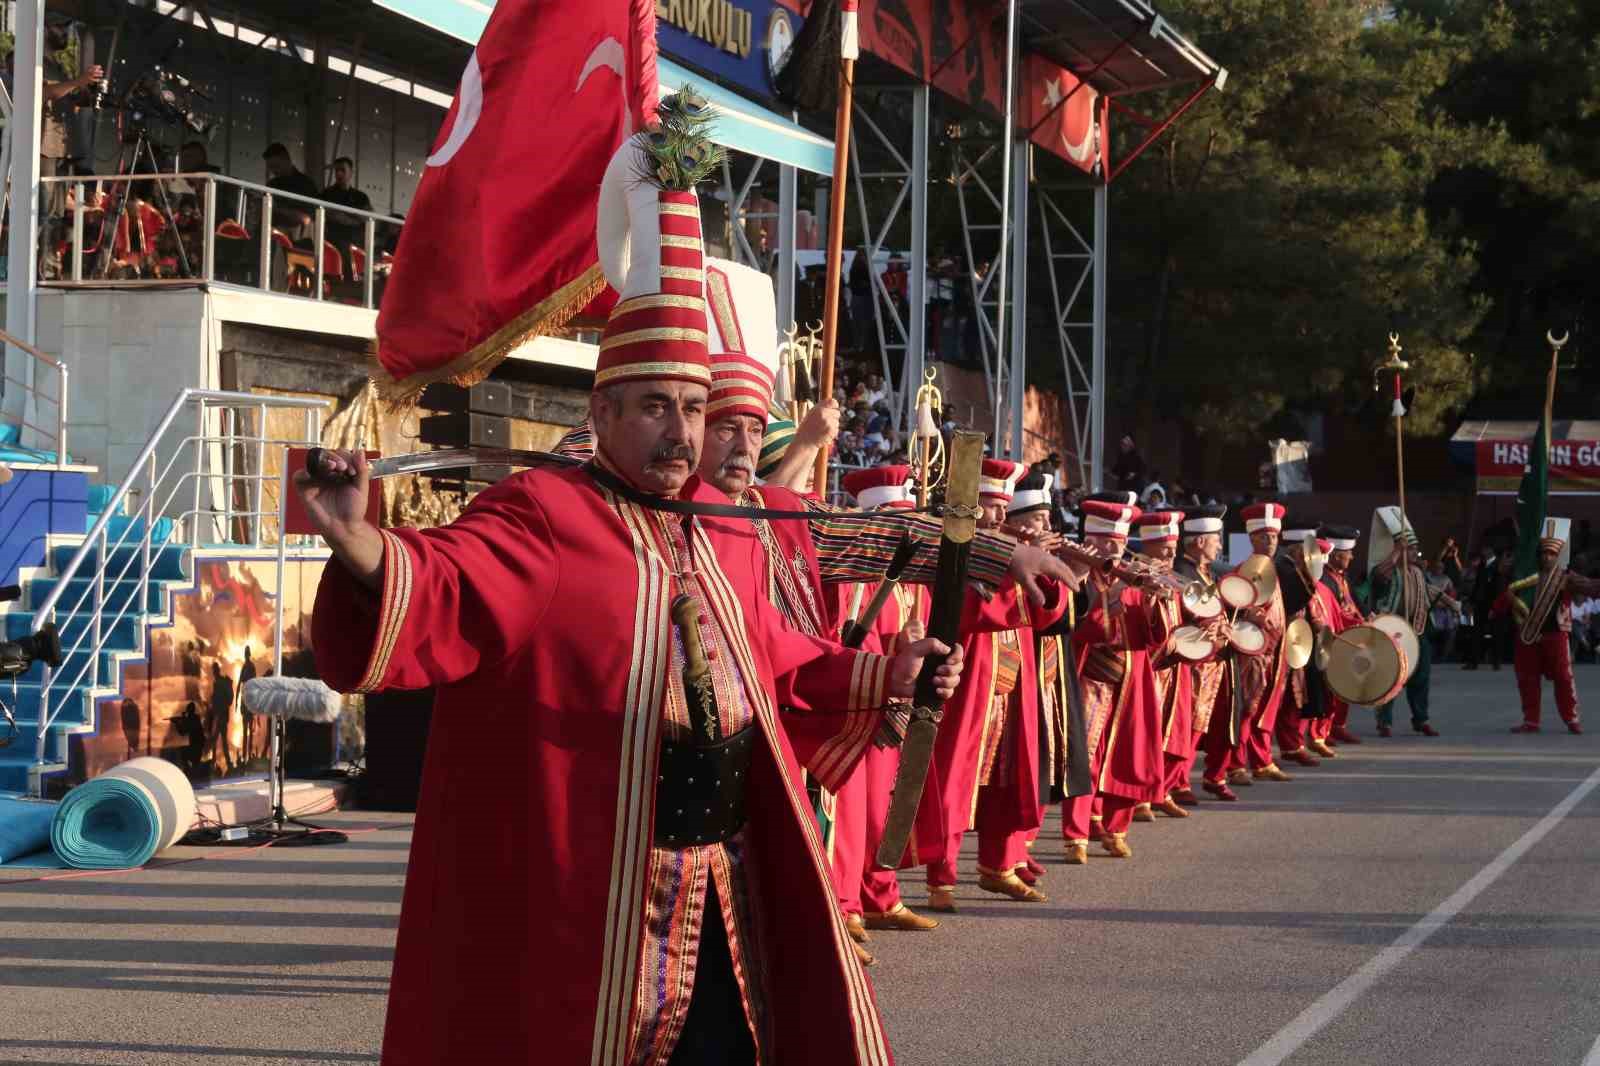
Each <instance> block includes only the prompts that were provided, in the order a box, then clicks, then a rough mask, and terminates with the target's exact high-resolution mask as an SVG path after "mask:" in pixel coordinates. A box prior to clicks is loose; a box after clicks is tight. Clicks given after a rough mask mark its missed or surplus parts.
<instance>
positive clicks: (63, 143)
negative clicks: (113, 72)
mask: <svg viewBox="0 0 1600 1066" xmlns="http://www.w3.org/2000/svg"><path fill="white" fill-rule="evenodd" d="M71 36H72V30H71V20H70V19H67V18H65V17H64V16H61V15H57V14H51V15H48V16H46V25H45V34H44V38H45V47H44V56H43V65H44V76H43V81H42V85H41V94H40V95H41V96H42V98H43V99H42V105H41V106H42V116H41V117H42V120H43V121H42V122H41V124H40V129H39V176H40V177H41V178H51V177H57V176H65V175H66V174H69V173H71V169H72V168H71V153H70V152H69V151H68V148H67V124H66V115H67V113H68V112H69V111H70V110H72V104H71V101H70V98H71V97H72V96H73V95H74V94H75V93H77V92H78V91H79V90H82V89H86V88H88V87H89V86H91V85H93V84H94V83H95V82H97V81H99V80H100V79H101V78H103V77H105V71H104V70H103V69H102V68H100V67H98V66H94V67H90V68H89V69H88V70H86V71H84V72H83V73H82V74H80V75H78V76H77V77H76V78H74V77H71V76H70V74H69V72H68V71H67V70H66V69H65V68H64V67H62V65H61V63H60V61H59V60H58V59H57V58H56V57H57V55H58V54H60V53H61V52H63V51H64V50H66V48H67V46H68V44H69V43H70V41H71ZM14 59H15V54H14V53H13V55H12V56H10V57H8V58H7V59H6V63H7V66H8V68H9V67H10V65H11V64H12V62H13V61H14ZM10 84H11V85H12V86H13V88H14V87H15V85H16V82H15V79H14V78H13V79H10ZM39 200H40V203H39V238H38V249H39V277H40V278H41V279H55V278H59V277H61V271H62V268H61V256H60V255H59V254H58V245H59V244H60V242H61V241H62V240H63V239H64V238H65V236H66V232H65V231H66V222H65V219H66V214H67V186H66V183H65V182H50V183H44V182H41V183H40V185H39Z"/></svg>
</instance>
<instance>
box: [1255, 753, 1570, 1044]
mask: <svg viewBox="0 0 1600 1066" xmlns="http://www.w3.org/2000/svg"><path fill="white" fill-rule="evenodd" d="M1596 786H1600V769H1596V770H1595V771H1594V772H1593V773H1592V774H1590V775H1589V776H1588V777H1586V778H1584V780H1583V784H1581V785H1579V786H1578V787H1577V788H1574V789H1573V790H1572V791H1571V792H1569V793H1567V797H1566V799H1563V800H1562V801H1561V802H1560V803H1558V804H1556V805H1555V806H1554V807H1553V808H1551V810H1550V813H1549V814H1546V815H1545V816H1544V817H1543V818H1541V819H1539V821H1538V823H1537V824H1535V825H1534V827H1533V828H1532V829H1529V830H1528V831H1527V832H1526V833H1523V834H1522V835H1521V836H1520V837H1518V838H1517V839H1516V841H1515V843H1513V844H1512V845H1511V846H1510V847H1508V848H1506V850H1504V851H1502V852H1501V853H1500V854H1499V855H1497V856H1496V857H1495V858H1494V860H1493V861H1492V862H1490V863H1489V865H1487V866H1485V867H1484V868H1483V869H1481V870H1479V871H1478V872H1477V873H1476V874H1474V875H1473V876H1472V880H1470V881H1468V882H1467V883H1466V884H1464V885H1462V886H1461V887H1460V888H1458V889H1456V890H1455V892H1454V894H1452V895H1451V896H1450V898H1449V899H1447V900H1445V901H1444V902H1443V903H1441V904H1439V905H1438V906H1437V907H1435V908H1434V909H1433V910H1431V911H1429V912H1428V914H1427V915H1425V916H1424V917H1423V918H1422V920H1421V921H1419V922H1417V924H1416V925H1413V926H1412V927H1411V928H1410V929H1407V930H1406V931H1405V932H1404V933H1401V934H1400V936H1399V937H1398V938H1397V939H1396V940H1395V941H1394V943H1392V944H1390V945H1389V946H1388V947H1386V948H1384V949H1383V950H1382V951H1380V952H1379V953H1378V954H1377V955H1375V956H1373V957H1372V959H1371V960H1370V961H1368V962H1367V964H1366V965H1365V966H1363V967H1361V969H1359V970H1357V971H1356V972H1355V973H1353V974H1351V975H1350V976H1349V977H1346V978H1345V979H1344V980H1343V981H1340V982H1339V983H1338V984H1337V985H1335V986H1334V987H1333V988H1332V989H1331V990H1330V991H1329V992H1327V993H1326V994H1325V995H1323V996H1322V998H1320V999H1318V1000H1317V1001H1316V1002H1315V1003H1313V1004H1311V1006H1309V1007H1307V1008H1306V1009H1305V1010H1303V1011H1301V1012H1300V1015H1299V1017H1297V1018H1295V1019H1294V1021H1292V1022H1290V1023H1289V1024H1288V1025H1286V1026H1284V1027H1283V1028H1282V1029H1279V1030H1278V1031H1277V1033H1276V1034H1274V1035H1273V1037H1272V1039H1270V1040H1268V1041H1267V1042H1266V1043H1265V1044H1262V1045H1261V1046H1260V1047H1259V1048H1257V1049H1256V1050H1255V1052H1254V1053H1253V1054H1251V1055H1250V1057H1249V1058H1246V1059H1243V1060H1242V1061H1241V1062H1240V1063H1239V1066H1278V1064H1279V1063H1281V1062H1283V1060H1284V1059H1287V1058H1288V1057H1289V1056H1290V1055H1293V1054H1294V1053H1295V1052H1296V1051H1298V1050H1300V1048H1301V1047H1302V1046H1303V1045H1304V1044H1305V1043H1306V1041H1308V1040H1310V1039H1311V1038H1312V1037H1313V1036H1316V1035H1317V1033H1318V1032H1320V1031H1321V1030H1322V1028H1323V1027H1324V1026H1326V1025H1328V1023H1330V1022H1332V1021H1333V1020H1334V1019H1335V1018H1337V1017H1339V1015H1341V1014H1343V1013H1344V1012H1345V1011H1346V1010H1348V1009H1349V1008H1350V1004H1352V1003H1354V1002H1355V1001H1356V999H1357V998H1359V997H1360V996H1361V994H1362V993H1363V992H1365V991H1366V990H1367V989H1369V988H1371V987H1372V986H1373V985H1375V984H1377V983H1378V981H1379V980H1381V979H1382V978H1383V976H1384V975H1385V974H1387V973H1388V972H1389V971H1390V970H1392V969H1394V968H1395V967H1396V966H1398V965H1400V963H1401V962H1403V961H1404V960H1405V958H1406V956H1407V955H1410V954H1411V953H1412V952H1413V951H1415V950H1416V949H1417V948H1418V947H1420V946H1422V944H1423V943H1424V942H1426V941H1427V939H1428V938H1429V937H1431V936H1432V935H1433V934H1434V933H1437V932H1438V931H1439V930H1440V929H1443V928H1444V927H1445V926H1446V925H1448V924H1449V923H1450V920H1451V919H1452V918H1454V917H1455V916H1456V915H1457V914H1460V913H1461V911H1462V910H1463V909H1464V908H1465V907H1466V906H1467V904H1469V903H1471V902H1472V901H1473V900H1474V899H1475V898H1477V896H1478V895H1479V893H1481V892H1483V890H1484V889H1486V888H1488V887H1489V886H1490V885H1492V884H1494V883H1495V882H1496V881H1497V880H1499V879H1500V875H1501V874H1503V873H1505V872H1506V871H1507V870H1509V869H1511V867H1512V866H1514V865H1516V863H1517V860H1519V859H1521V858H1522V856H1524V855H1526V854H1527V853H1528V849H1530V848H1532V847H1533V846H1534V845H1535V844H1537V843H1539V841H1541V840H1543V839H1544V838H1545V837H1546V836H1547V835H1549V833H1550V831H1551V830H1552V829H1554V828H1555V827H1556V826H1557V825H1559V824H1560V822H1561V820H1562V819H1563V818H1565V817H1566V816H1567V815H1568V814H1569V813H1570V812H1571V811H1572V809H1573V808H1574V807H1576V806H1577V805H1578V804H1579V803H1581V802H1583V798H1584V797H1585V796H1587V795H1588V794H1589V793H1591V792H1593V791H1594V790H1595V787H1596ZM1584 1066H1600V1041H1596V1044H1595V1048H1594V1050H1591V1051H1590V1053H1589V1057H1588V1058H1587V1059H1585V1060H1584Z"/></svg>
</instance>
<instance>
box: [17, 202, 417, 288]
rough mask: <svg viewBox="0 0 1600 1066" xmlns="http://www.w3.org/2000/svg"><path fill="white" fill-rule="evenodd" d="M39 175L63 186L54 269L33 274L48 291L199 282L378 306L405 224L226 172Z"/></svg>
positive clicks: (386, 216) (395, 219)
mask: <svg viewBox="0 0 1600 1066" xmlns="http://www.w3.org/2000/svg"><path fill="white" fill-rule="evenodd" d="M40 180H41V181H42V182H44V183H46V184H59V185H65V186H67V189H68V192H69V196H68V200H67V203H68V213H69V215H70V224H71V235H70V238H69V239H68V240H67V246H66V249H65V258H64V260H63V263H62V276H61V277H60V278H44V277H41V278H40V279H39V284H40V285H42V286H51V287H56V288H71V287H74V286H92V287H95V288H104V287H106V286H108V285H109V286H117V287H128V288H138V287H161V286H173V285H193V284H195V283H196V282H204V283H206V284H223V285H230V286H234V287H237V288H245V289H256V290H258V291H261V292H274V293H279V294H280V295H288V296H301V297H304V298H306V299H311V300H318V301H328V302H333V303H344V304H350V305H353V306H357V307H365V308H376V307H377V306H378V303H379V301H380V300H381V299H382V296H383V286H384V284H385V282H386V281H387V277H388V271H389V266H390V257H389V253H388V252H387V249H388V248H390V247H392V246H393V244H394V242H395V240H396V239H397V238H398V235H399V232H400V226H401V222H402V220H401V219H399V218H396V217H394V216H392V215H380V214H376V213H374V212H372V211H360V210H357V209H356V208H353V207H345V206H343V205H341V204H335V203H330V202H328V201H326V200H319V199H316V198H315V197H310V196H300V195H297V194H295V193H288V192H282V191H281V190H278V189H271V188H268V187H267V186H265V185H257V184H256V183H254V182H250V181H241V180H239V179H238V178H230V177H227V176H226V175H223V174H208V173H201V174H185V173H173V174H169V173H161V174H117V175H104V176H88V175H78V176H73V177H59V178H58V177H49V178H41V179H40ZM352 237H354V238H355V239H350V238H352ZM40 239H41V240H44V239H45V237H44V235H43V234H41V236H40Z"/></svg>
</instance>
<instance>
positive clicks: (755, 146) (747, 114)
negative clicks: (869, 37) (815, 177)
mask: <svg viewBox="0 0 1600 1066" xmlns="http://www.w3.org/2000/svg"><path fill="white" fill-rule="evenodd" d="M374 2H375V3H376V4H377V6H379V7H383V8H387V9H389V10H390V11H393V12H395V13H396V14H399V15H404V16H405V17H406V18H409V19H412V20H414V21H416V22H420V23H422V24H423V25H424V26H427V27H429V28H430V29H434V30H437V31H439V32H440V33H443V34H447V35H449V36H451V37H455V38H457V39H458V40H462V41H466V42H467V43H468V44H476V43H477V42H478V37H479V36H480V35H481V34H482V33H483V27H484V26H485V25H487V24H488V21H489V15H490V13H491V12H492V11H493V10H494V3H493V0H374ZM656 73H657V76H658V77H659V78H660V81H661V91H662V92H663V93H668V92H676V91H677V90H678V89H679V88H680V87H682V86H683V85H684V84H686V83H688V84H693V85H694V87H695V88H696V89H697V90H698V91H699V92H700V93H701V95H703V96H705V97H706V98H707V99H708V100H710V101H711V106H712V107H713V108H715V109H716V112H717V124H716V126H715V127H714V128H713V130H712V138H713V139H714V140H715V141H716V142H717V143H718V144H720V145H722V146H723V147H724V148H729V149H732V150H733V151H737V152H744V153H746V154H748V155H754V156H759V157H761V158H762V159H771V160H773V161H774V162H777V163H787V164H788V165H790V166H794V167H798V168H800V169H801V170H809V171H811V172H812V173H814V174H832V173H833V142H832V141H831V140H829V139H828V138H826V137H822V136H819V135H817V134H815V133H812V132H811V131H810V130H808V129H806V128H805V127H803V126H801V125H799V124H798V123H796V122H792V121H790V120H789V119H787V118H785V117H784V116H783V115H780V114H778V113H776V112H774V111H769V110H767V109H766V108H764V107H762V106H761V105H760V104H757V103H755V102H754V101H751V100H746V99H745V98H744V97H742V96H740V95H738V94H737V93H734V92H730V91H729V90H727V89H724V88H722V87H721V86H720V85H717V84H715V83H713V82H711V81H710V79H708V78H703V77H700V76H698V75H695V74H692V73H691V72H689V71H688V70H686V69H685V68H683V67H680V66H679V65H678V64H676V63H674V62H672V61H671V60H670V59H667V58H666V57H662V58H661V59H659V60H658V61H657V64H656Z"/></svg>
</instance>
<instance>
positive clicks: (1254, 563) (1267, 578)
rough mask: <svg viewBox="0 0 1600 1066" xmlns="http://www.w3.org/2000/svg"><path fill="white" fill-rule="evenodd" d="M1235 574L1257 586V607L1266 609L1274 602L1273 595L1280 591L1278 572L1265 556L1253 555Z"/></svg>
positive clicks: (1241, 564)
mask: <svg viewBox="0 0 1600 1066" xmlns="http://www.w3.org/2000/svg"><path fill="white" fill-rule="evenodd" d="M1234 573H1236V574H1238V575H1239V576H1240V577H1242V578H1245V579H1246V580H1248V581H1249V582H1250V584H1252V585H1254V586H1255V589H1256V602H1255V605H1256V606H1257V607H1265V606H1266V605H1267V604H1268V603H1270V602H1272V594H1273V593H1274V592H1276V591H1277V590H1278V570H1277V568H1276V567H1275V566H1274V565H1273V563H1272V560H1271V559H1269V558H1268V557H1267V556H1265V555H1252V556H1250V558H1248V559H1246V560H1245V561H1244V562H1242V563H1240V564H1239V568H1238V569H1237V570H1235V571H1234Z"/></svg>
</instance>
